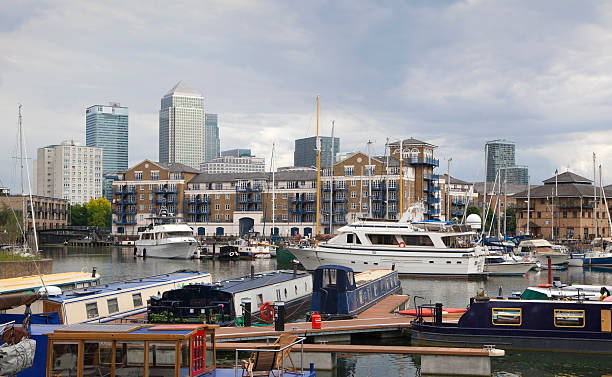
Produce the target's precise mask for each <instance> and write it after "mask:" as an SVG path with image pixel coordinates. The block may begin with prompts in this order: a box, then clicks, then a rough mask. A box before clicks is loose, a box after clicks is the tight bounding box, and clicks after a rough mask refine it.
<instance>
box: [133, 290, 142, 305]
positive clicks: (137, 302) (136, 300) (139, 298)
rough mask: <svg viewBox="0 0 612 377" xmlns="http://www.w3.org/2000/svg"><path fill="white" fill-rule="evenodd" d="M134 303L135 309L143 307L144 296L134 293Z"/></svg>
mask: <svg viewBox="0 0 612 377" xmlns="http://www.w3.org/2000/svg"><path fill="white" fill-rule="evenodd" d="M132 301H134V307H135V308H137V307H139V306H142V296H141V295H140V293H134V294H133V295H132Z"/></svg>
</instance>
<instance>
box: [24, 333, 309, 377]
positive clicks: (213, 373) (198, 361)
mask: <svg viewBox="0 0 612 377" xmlns="http://www.w3.org/2000/svg"><path fill="white" fill-rule="evenodd" d="M218 328H219V326H218V325H212V324H202V323H199V324H181V325H159V324H157V325H155V324H145V325H137V324H115V325H112V326H109V325H103V324H74V325H69V326H61V325H32V326H31V330H30V339H31V340H32V341H33V342H35V346H36V352H35V355H34V363H33V365H32V366H31V367H29V368H27V369H24V370H22V371H21V372H20V373H19V376H20V377H41V376H47V377H53V376H113V375H114V376H182V377H234V376H238V375H241V376H246V375H247V374H245V371H244V370H243V366H242V364H240V363H239V360H238V352H236V357H235V359H234V360H232V362H231V363H230V365H232V366H230V367H228V366H227V363H225V364H224V365H219V366H217V355H216V352H217V348H216V340H215V333H216V331H217V330H218ZM292 339H295V338H292ZM304 339H305V338H304V337H296V340H294V341H292V342H291V343H289V344H287V345H285V346H283V347H282V348H281V346H279V345H276V346H271V347H268V348H266V350H262V349H261V348H259V349H244V350H242V349H241V350H239V351H242V352H252V355H260V356H262V355H269V352H273V353H274V356H273V358H274V359H275V360H279V358H280V356H281V353H282V355H288V354H289V352H290V351H291V348H293V352H296V353H299V352H300V348H301V350H302V352H303V342H304ZM21 356H23V355H21ZM287 358H288V357H287ZM262 359H263V357H262ZM274 359H273V360H274ZM300 359H301V361H300V362H296V363H295V364H296V365H294V367H295V368H292V369H291V371H289V366H288V364H289V363H288V361H285V362H284V365H283V363H274V364H272V363H270V364H269V366H270V372H268V373H269V375H276V376H283V375H284V376H292V377H316V373H315V371H314V364H312V363H311V364H310V365H309V366H310V368H309V369H304V365H305V364H306V363H307V362H308V360H307V359H306V358H304V357H301V358H300ZM18 361H19V360H15V362H18ZM262 361H263V360H262ZM262 364H263V362H262ZM272 366H273V367H274V368H272ZM260 375H261V374H260Z"/></svg>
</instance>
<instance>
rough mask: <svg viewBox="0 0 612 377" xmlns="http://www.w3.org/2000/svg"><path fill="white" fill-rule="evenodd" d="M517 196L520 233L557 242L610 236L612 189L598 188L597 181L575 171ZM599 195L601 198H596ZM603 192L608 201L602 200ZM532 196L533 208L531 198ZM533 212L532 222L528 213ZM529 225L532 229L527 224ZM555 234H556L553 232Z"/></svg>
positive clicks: (549, 180) (553, 178) (550, 179)
mask: <svg viewBox="0 0 612 377" xmlns="http://www.w3.org/2000/svg"><path fill="white" fill-rule="evenodd" d="M543 183H544V184H543V185H539V186H531V189H530V192H529V194H528V193H527V190H524V191H522V192H520V193H517V194H516V195H514V198H515V199H516V201H517V219H516V222H517V233H519V234H527V233H529V234H532V235H534V236H536V237H544V238H547V239H551V238H553V237H552V236H553V234H554V240H559V239H567V240H582V241H589V240H592V239H593V238H594V237H595V234H597V237H610V236H611V234H610V229H609V228H610V227H609V222H608V212H607V211H606V204H605V203H606V201H607V203H608V206H609V207H612V202H611V201H612V186H607V187H604V189H603V191H602V190H601V188H599V187H597V188H595V187H594V186H593V182H592V181H591V180H589V179H587V178H584V177H581V176H579V175H577V174H574V173H571V172H565V173H561V174H559V175H558V176H557V177H556V184H555V177H551V178H549V179H547V180H545V181H544V182H543ZM595 192H596V195H597V199H596V200H594V198H595ZM602 193H603V194H605V196H606V201H604V200H603V199H602ZM528 197H529V209H528V208H527V201H528V200H527V198H528ZM608 209H609V210H610V208H608ZM528 210H529V220H528V219H527V211H528ZM528 222H529V227H527V223H528ZM553 232H554V233H553Z"/></svg>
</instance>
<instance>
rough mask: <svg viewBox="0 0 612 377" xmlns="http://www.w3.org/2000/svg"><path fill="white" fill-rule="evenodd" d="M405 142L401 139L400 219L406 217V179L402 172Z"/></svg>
mask: <svg viewBox="0 0 612 377" xmlns="http://www.w3.org/2000/svg"><path fill="white" fill-rule="evenodd" d="M402 142H403V140H401V139H400V151H399V152H400V153H399V155H400V158H399V160H400V171H399V173H400V174H399V175H400V176H399V178H400V179H399V194H400V200H399V206H400V213H399V217H398V218H399V219H401V218H402V216H403V215H404V179H403V177H402V171H403V170H404V168H403V167H402V161H403V159H404V157H403V156H404V148H403V144H402Z"/></svg>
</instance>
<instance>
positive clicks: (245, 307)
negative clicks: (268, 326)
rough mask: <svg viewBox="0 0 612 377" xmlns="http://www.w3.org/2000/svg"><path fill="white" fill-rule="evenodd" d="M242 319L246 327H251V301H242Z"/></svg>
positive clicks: (248, 299)
mask: <svg viewBox="0 0 612 377" xmlns="http://www.w3.org/2000/svg"><path fill="white" fill-rule="evenodd" d="M242 318H243V320H244V327H251V324H252V320H251V299H250V298H243V299H242Z"/></svg>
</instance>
